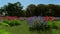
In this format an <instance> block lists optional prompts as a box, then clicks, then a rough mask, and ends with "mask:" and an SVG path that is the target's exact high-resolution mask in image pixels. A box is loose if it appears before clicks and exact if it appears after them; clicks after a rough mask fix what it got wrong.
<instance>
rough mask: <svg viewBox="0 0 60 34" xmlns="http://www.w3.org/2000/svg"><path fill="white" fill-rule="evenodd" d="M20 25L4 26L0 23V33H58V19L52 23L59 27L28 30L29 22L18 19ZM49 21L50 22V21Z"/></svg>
mask: <svg viewBox="0 0 60 34" xmlns="http://www.w3.org/2000/svg"><path fill="white" fill-rule="evenodd" d="M19 23H20V24H21V25H17V26H15V25H14V26H5V25H0V34H60V20H57V21H54V23H55V24H56V25H57V27H59V28H58V29H51V30H48V31H47V32H45V31H40V32H38V31H37V30H34V31H29V26H30V25H29V24H28V22H27V20H19ZM50 23H51V22H50Z"/></svg>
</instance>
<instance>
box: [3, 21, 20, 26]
mask: <svg viewBox="0 0 60 34" xmlns="http://www.w3.org/2000/svg"><path fill="white" fill-rule="evenodd" d="M3 23H5V24H8V25H9V26H16V25H20V22H19V21H18V20H4V21H3Z"/></svg>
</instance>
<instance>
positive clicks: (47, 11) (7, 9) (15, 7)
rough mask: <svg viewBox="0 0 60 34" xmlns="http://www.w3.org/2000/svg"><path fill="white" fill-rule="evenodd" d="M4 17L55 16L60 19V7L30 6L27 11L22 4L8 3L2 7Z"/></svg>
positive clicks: (49, 5) (53, 5)
mask: <svg viewBox="0 0 60 34" xmlns="http://www.w3.org/2000/svg"><path fill="white" fill-rule="evenodd" d="M3 13H5V15H4V16H18V17H31V16H55V17H60V5H55V4H48V5H45V4H38V5H35V4H30V5H28V6H27V8H26V9H23V6H22V5H21V3H20V2H16V3H8V4H7V5H4V6H3V7H0V14H1V15H3Z"/></svg>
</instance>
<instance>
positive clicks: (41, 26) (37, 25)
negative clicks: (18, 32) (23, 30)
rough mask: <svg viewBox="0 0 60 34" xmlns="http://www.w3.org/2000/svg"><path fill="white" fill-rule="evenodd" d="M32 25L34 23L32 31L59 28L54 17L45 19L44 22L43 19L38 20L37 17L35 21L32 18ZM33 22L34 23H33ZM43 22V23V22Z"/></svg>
mask: <svg viewBox="0 0 60 34" xmlns="http://www.w3.org/2000/svg"><path fill="white" fill-rule="evenodd" d="M29 21H30V23H32V24H31V25H30V30H44V31H45V30H49V29H51V28H52V29H53V28H54V29H57V28H58V27H57V26H56V24H55V23H54V18H53V17H48V16H46V17H45V20H43V19H42V18H37V17H35V19H33V18H31V19H30V20H29ZM31 21H32V22H31ZM41 21H42V22H41Z"/></svg>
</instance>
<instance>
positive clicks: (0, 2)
mask: <svg viewBox="0 0 60 34" xmlns="http://www.w3.org/2000/svg"><path fill="white" fill-rule="evenodd" d="M15 2H20V3H21V4H22V6H23V8H24V9H25V8H26V7H27V6H28V5H29V4H35V5H37V4H58V5H60V0H0V7H2V6H4V5H6V4H8V3H15Z"/></svg>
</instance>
